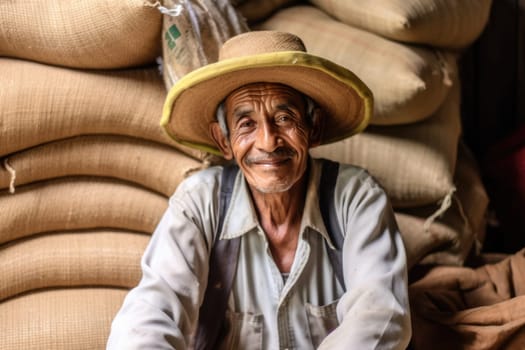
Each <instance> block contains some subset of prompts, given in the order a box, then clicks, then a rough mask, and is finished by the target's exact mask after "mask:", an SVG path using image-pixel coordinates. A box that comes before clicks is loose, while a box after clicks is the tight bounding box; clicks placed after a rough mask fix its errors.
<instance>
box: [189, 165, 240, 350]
mask: <svg viewBox="0 0 525 350" xmlns="http://www.w3.org/2000/svg"><path fill="white" fill-rule="evenodd" d="M238 170H239V168H238V167H237V166H236V165H228V166H225V167H224V169H223V173H222V183H221V192H220V199H219V218H218V219H219V222H218V226H217V231H216V232H215V239H214V243H213V247H212V250H211V254H210V264H209V265H210V267H209V268H210V270H209V274H208V286H207V287H206V292H205V294H204V300H203V303H202V305H201V308H200V310H199V322H198V326H197V332H196V334H195V349H197V350H208V349H214V348H216V347H215V343H216V342H217V341H218V338H219V333H220V331H221V328H222V326H223V323H224V315H225V314H226V308H227V306H228V297H229V295H230V290H231V287H232V283H233V277H234V275H235V271H236V270H237V260H238V255H239V244H240V238H235V239H222V240H221V239H219V235H220V233H221V230H222V226H223V223H224V217H225V216H226V212H227V210H228V207H229V205H230V199H231V195H232V191H233V186H234V183H235V177H236V175H237V172H238Z"/></svg>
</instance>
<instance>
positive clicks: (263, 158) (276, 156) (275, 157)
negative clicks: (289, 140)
mask: <svg viewBox="0 0 525 350" xmlns="http://www.w3.org/2000/svg"><path fill="white" fill-rule="evenodd" d="M294 155H295V152H294V151H293V150H292V149H289V148H279V149H277V150H275V151H274V152H271V153H263V154H260V155H257V156H253V157H248V158H247V159H246V163H247V164H248V165H262V166H279V165H283V164H285V163H287V162H289V161H290V160H291V159H292V158H293V156H294Z"/></svg>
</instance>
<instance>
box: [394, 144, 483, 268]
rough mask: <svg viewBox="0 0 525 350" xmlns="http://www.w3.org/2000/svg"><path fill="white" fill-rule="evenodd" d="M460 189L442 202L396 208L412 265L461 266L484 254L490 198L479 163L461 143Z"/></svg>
mask: <svg viewBox="0 0 525 350" xmlns="http://www.w3.org/2000/svg"><path fill="white" fill-rule="evenodd" d="M454 184H455V186H456V188H457V190H456V192H455V193H454V194H453V195H452V196H451V197H450V198H446V199H445V201H449V203H441V205H442V208H443V209H444V210H442V211H439V210H438V211H436V206H433V205H428V206H422V207H415V208H406V209H401V210H397V211H396V219H397V222H398V224H399V229H400V230H401V233H402V235H403V239H404V242H405V247H406V250H407V256H408V265H409V267H412V266H414V265H415V264H437V265H457V266H461V265H463V264H464V263H465V261H466V260H467V258H468V257H469V255H470V254H472V256H476V255H478V254H480V252H481V248H482V246H483V242H484V240H485V230H486V219H487V218H486V213H487V208H488V203H489V198H488V195H487V192H486V190H485V186H484V184H483V182H482V179H481V174H480V172H479V168H478V165H477V163H476V161H475V159H474V157H473V155H472V154H471V153H470V150H469V149H467V147H466V146H465V144H463V143H460V145H459V151H458V160H457V166H456V171H455V174H454Z"/></svg>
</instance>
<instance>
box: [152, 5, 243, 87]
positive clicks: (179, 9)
mask: <svg viewBox="0 0 525 350" xmlns="http://www.w3.org/2000/svg"><path fill="white" fill-rule="evenodd" d="M159 10H160V11H161V12H162V14H163V17H162V75H163V77H164V83H165V84H166V87H167V88H168V89H169V88H171V87H172V86H173V84H174V83H175V82H176V81H177V80H179V79H180V78H181V77H182V76H184V75H186V74H187V73H189V72H191V71H193V70H195V69H197V68H200V67H202V66H204V65H206V64H209V63H213V62H216V61H217V60H218V58H219V49H220V47H221V46H222V44H223V43H224V42H225V41H226V40H228V39H229V38H231V37H232V36H235V35H237V34H240V33H244V32H247V31H249V28H248V25H247V24H246V20H245V19H244V18H243V17H242V16H241V15H240V14H239V12H237V11H236V10H235V8H234V7H233V6H232V5H231V4H230V2H229V0H188V1H179V0H165V1H164V2H163V6H159Z"/></svg>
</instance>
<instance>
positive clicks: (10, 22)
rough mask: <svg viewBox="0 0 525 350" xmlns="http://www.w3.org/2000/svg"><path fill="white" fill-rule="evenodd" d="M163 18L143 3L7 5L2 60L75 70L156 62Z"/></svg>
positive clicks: (39, 0)
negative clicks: (19, 60)
mask: <svg viewBox="0 0 525 350" xmlns="http://www.w3.org/2000/svg"><path fill="white" fill-rule="evenodd" d="M161 20H162V19H161V15H160V13H159V11H157V10H156V9H155V8H154V7H153V6H151V5H148V2H147V1H143V0H122V1H107V0H90V1H47V0H15V1H1V2H0V23H2V25H1V26H0V56H10V57H18V58H23V59H28V60H33V61H37V62H43V63H48V64H53V65H60V66H67V67H75V68H105V69H108V68H125V67H131V66H139V65H143V64H147V63H154V62H155V58H156V57H157V56H158V55H160V47H161V44H160V30H161ZM2 64H3V63H2Z"/></svg>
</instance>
